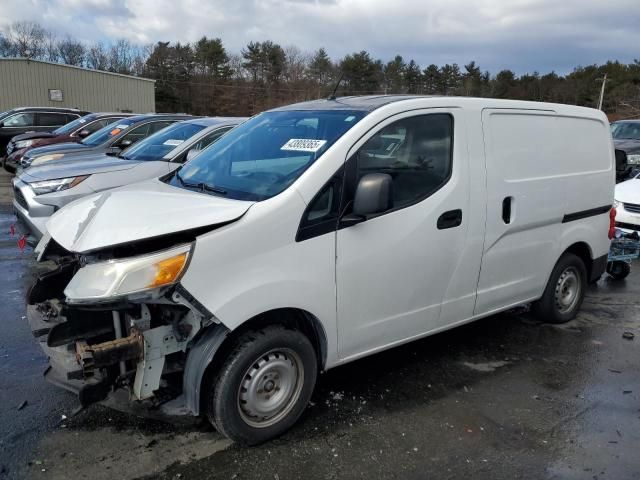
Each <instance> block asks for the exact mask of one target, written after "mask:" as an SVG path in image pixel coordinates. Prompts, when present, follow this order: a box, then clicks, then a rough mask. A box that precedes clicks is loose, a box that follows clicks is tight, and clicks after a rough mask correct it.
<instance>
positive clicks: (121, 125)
mask: <svg viewBox="0 0 640 480" xmlns="http://www.w3.org/2000/svg"><path fill="white" fill-rule="evenodd" d="M139 121H140V119H137V120H132V119H131V118H121V119H120V120H116V121H115V122H113V123H110V124H109V125H107V126H106V127H102V128H101V129H100V130H98V131H97V132H93V133H92V134H91V135H89V136H88V137H87V138H85V139H84V140H82V142H80V143H83V144H85V145H88V146H90V147H97V146H98V145H102V144H103V143H104V142H106V141H107V140H109V139H110V138H111V137H115V136H116V135H118V134H119V133H120V132H121V131H123V130H125V129H127V128H129V126H130V125H132V124H133V123H136V122H139Z"/></svg>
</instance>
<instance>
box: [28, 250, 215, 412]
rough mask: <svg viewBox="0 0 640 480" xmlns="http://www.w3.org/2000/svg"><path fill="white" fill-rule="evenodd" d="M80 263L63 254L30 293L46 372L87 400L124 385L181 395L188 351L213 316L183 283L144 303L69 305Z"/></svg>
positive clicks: (155, 398) (133, 392) (162, 397)
mask: <svg viewBox="0 0 640 480" xmlns="http://www.w3.org/2000/svg"><path fill="white" fill-rule="evenodd" d="M78 268H79V263H78V261H77V260H76V259H69V258H67V259H63V260H62V261H59V262H58V264H57V265H56V266H55V268H53V269H52V270H50V271H48V272H46V273H44V274H42V275H40V276H39V277H38V278H37V280H36V282H35V284H34V285H33V286H32V288H31V290H30V291H29V294H28V297H27V319H28V322H29V326H30V328H31V331H32V332H33V335H34V336H35V337H36V338H37V339H38V341H39V343H40V345H41V347H42V349H43V351H44V352H45V354H46V355H47V356H48V357H49V362H50V366H49V367H48V368H47V370H46V372H45V378H46V379H47V380H48V381H50V382H52V383H53V384H55V385H58V386H60V387H62V388H65V389H67V390H69V391H71V392H74V393H76V394H77V395H78V398H79V400H80V403H81V404H82V405H85V406H86V405H88V404H91V403H94V402H97V401H101V400H104V399H105V398H106V397H108V396H109V395H110V394H111V393H112V392H114V391H115V390H116V389H120V388H124V389H126V390H128V392H129V398H130V399H131V400H150V401H151V403H152V404H155V405H157V404H158V403H162V402H164V401H167V400H171V399H173V398H176V397H177V396H179V395H181V394H182V378H183V372H184V368H185V364H186V359H187V355H188V350H189V348H190V347H191V346H192V344H193V343H194V341H195V340H197V337H198V334H199V333H200V332H202V331H204V329H205V328H206V327H208V326H209V325H211V324H213V323H216V320H215V318H214V317H213V316H212V315H210V314H208V313H207V312H202V311H201V310H199V309H198V308H197V307H195V306H194V305H193V304H192V303H191V302H189V301H188V300H187V299H188V298H189V295H188V294H187V293H186V292H185V291H184V290H183V289H181V287H180V286H179V285H175V286H172V287H171V288H169V289H166V290H165V291H163V292H162V294H161V295H158V296H156V297H154V298H153V299H151V298H147V299H146V300H144V301H139V302H131V301H127V300H122V299H120V300H119V301H117V302H113V303H100V304H82V305H74V304H68V303H67V302H66V300H65V297H64V294H63V291H64V288H65V286H66V285H67V284H68V283H69V281H70V280H71V278H72V277H73V276H74V275H75V273H76V272H77V269H78ZM191 411H192V412H193V413H197V406H196V407H195V408H191Z"/></svg>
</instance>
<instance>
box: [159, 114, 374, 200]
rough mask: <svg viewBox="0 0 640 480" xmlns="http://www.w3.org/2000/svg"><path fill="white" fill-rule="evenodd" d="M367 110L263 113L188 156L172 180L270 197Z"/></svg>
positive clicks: (245, 197)
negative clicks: (191, 158) (200, 150)
mask: <svg viewBox="0 0 640 480" xmlns="http://www.w3.org/2000/svg"><path fill="white" fill-rule="evenodd" d="M365 114H366V112H362V111H344V110H319V111H280V112H278V111H276V112H266V113H262V114H260V115H258V116H256V117H254V118H252V119H251V120H249V121H247V122H245V123H243V124H242V125H240V126H238V127H236V128H234V129H233V130H231V131H230V132H229V133H227V134H226V135H225V136H224V137H222V138H221V139H220V140H219V141H217V142H216V143H214V144H213V145H211V146H210V147H209V148H207V149H205V150H204V151H203V152H202V153H201V154H199V155H198V156H197V157H196V158H194V159H193V160H191V161H190V162H187V163H186V164H185V166H184V167H182V168H181V169H180V171H179V175H174V176H173V177H172V178H171V180H170V182H171V184H172V185H176V186H182V187H187V188H190V187H193V186H194V185H197V184H200V185H207V186H209V187H216V189H217V190H218V192H219V194H224V195H225V196H227V197H228V198H234V199H239V200H258V201H259V200H265V199H267V198H270V197H273V196H274V195H277V194H278V193H280V192H282V191H283V190H284V189H286V188H287V187H288V186H289V185H291V184H292V183H293V182H294V181H295V180H296V179H297V178H298V177H299V176H300V175H301V174H302V173H303V172H304V171H305V170H306V169H307V168H308V167H309V166H310V165H311V164H313V162H315V161H316V160H317V159H318V158H319V157H320V156H321V155H322V154H323V153H324V152H325V151H326V150H327V149H328V148H329V147H330V146H331V145H332V144H333V143H334V142H335V141H336V140H337V139H338V138H340V137H341V136H342V135H343V134H344V133H345V132H346V131H347V130H349V129H350V128H351V127H352V126H353V125H355V124H356V123H357V122H358V121H359V120H360V119H361V118H362V117H363V116H364V115H365ZM209 190H211V189H209ZM212 193H213V194H216V192H212Z"/></svg>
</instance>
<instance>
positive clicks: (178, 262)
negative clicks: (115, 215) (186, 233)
mask: <svg viewBox="0 0 640 480" xmlns="http://www.w3.org/2000/svg"><path fill="white" fill-rule="evenodd" d="M190 252H191V245H181V246H179V247H175V248H172V249H170V250H165V251H163V252H159V253H154V254H152V255H143V256H139V257H133V258H126V259H122V260H109V261H107V262H100V263H92V264H89V265H85V266H84V267H82V268H81V269H80V270H78V272H77V273H76V274H75V275H74V276H73V278H72V279H71V281H70V282H69V284H68V285H67V288H65V289H64V294H65V295H66V297H67V301H68V302H69V303H86V302H100V301H110V300H114V299H115V298H117V297H122V296H125V295H131V294H134V293H141V292H147V291H149V290H154V289H157V288H160V287H164V286H168V285H173V284H174V283H176V282H177V281H178V280H180V277H181V276H182V273H183V271H184V269H185V266H186V265H187V260H188V259H189V255H190Z"/></svg>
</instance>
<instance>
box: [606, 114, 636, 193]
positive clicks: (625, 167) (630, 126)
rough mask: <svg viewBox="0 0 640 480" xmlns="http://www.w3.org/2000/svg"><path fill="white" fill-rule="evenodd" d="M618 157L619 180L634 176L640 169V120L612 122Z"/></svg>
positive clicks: (612, 132)
mask: <svg viewBox="0 0 640 480" xmlns="http://www.w3.org/2000/svg"><path fill="white" fill-rule="evenodd" d="M611 135H612V136H613V144H614V145H615V148H616V155H617V157H616V158H617V159H618V165H619V168H618V175H617V179H618V180H619V181H624V180H626V179H628V178H631V177H634V176H635V175H636V174H638V173H639V170H640V120H619V121H617V122H613V123H612V124H611Z"/></svg>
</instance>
